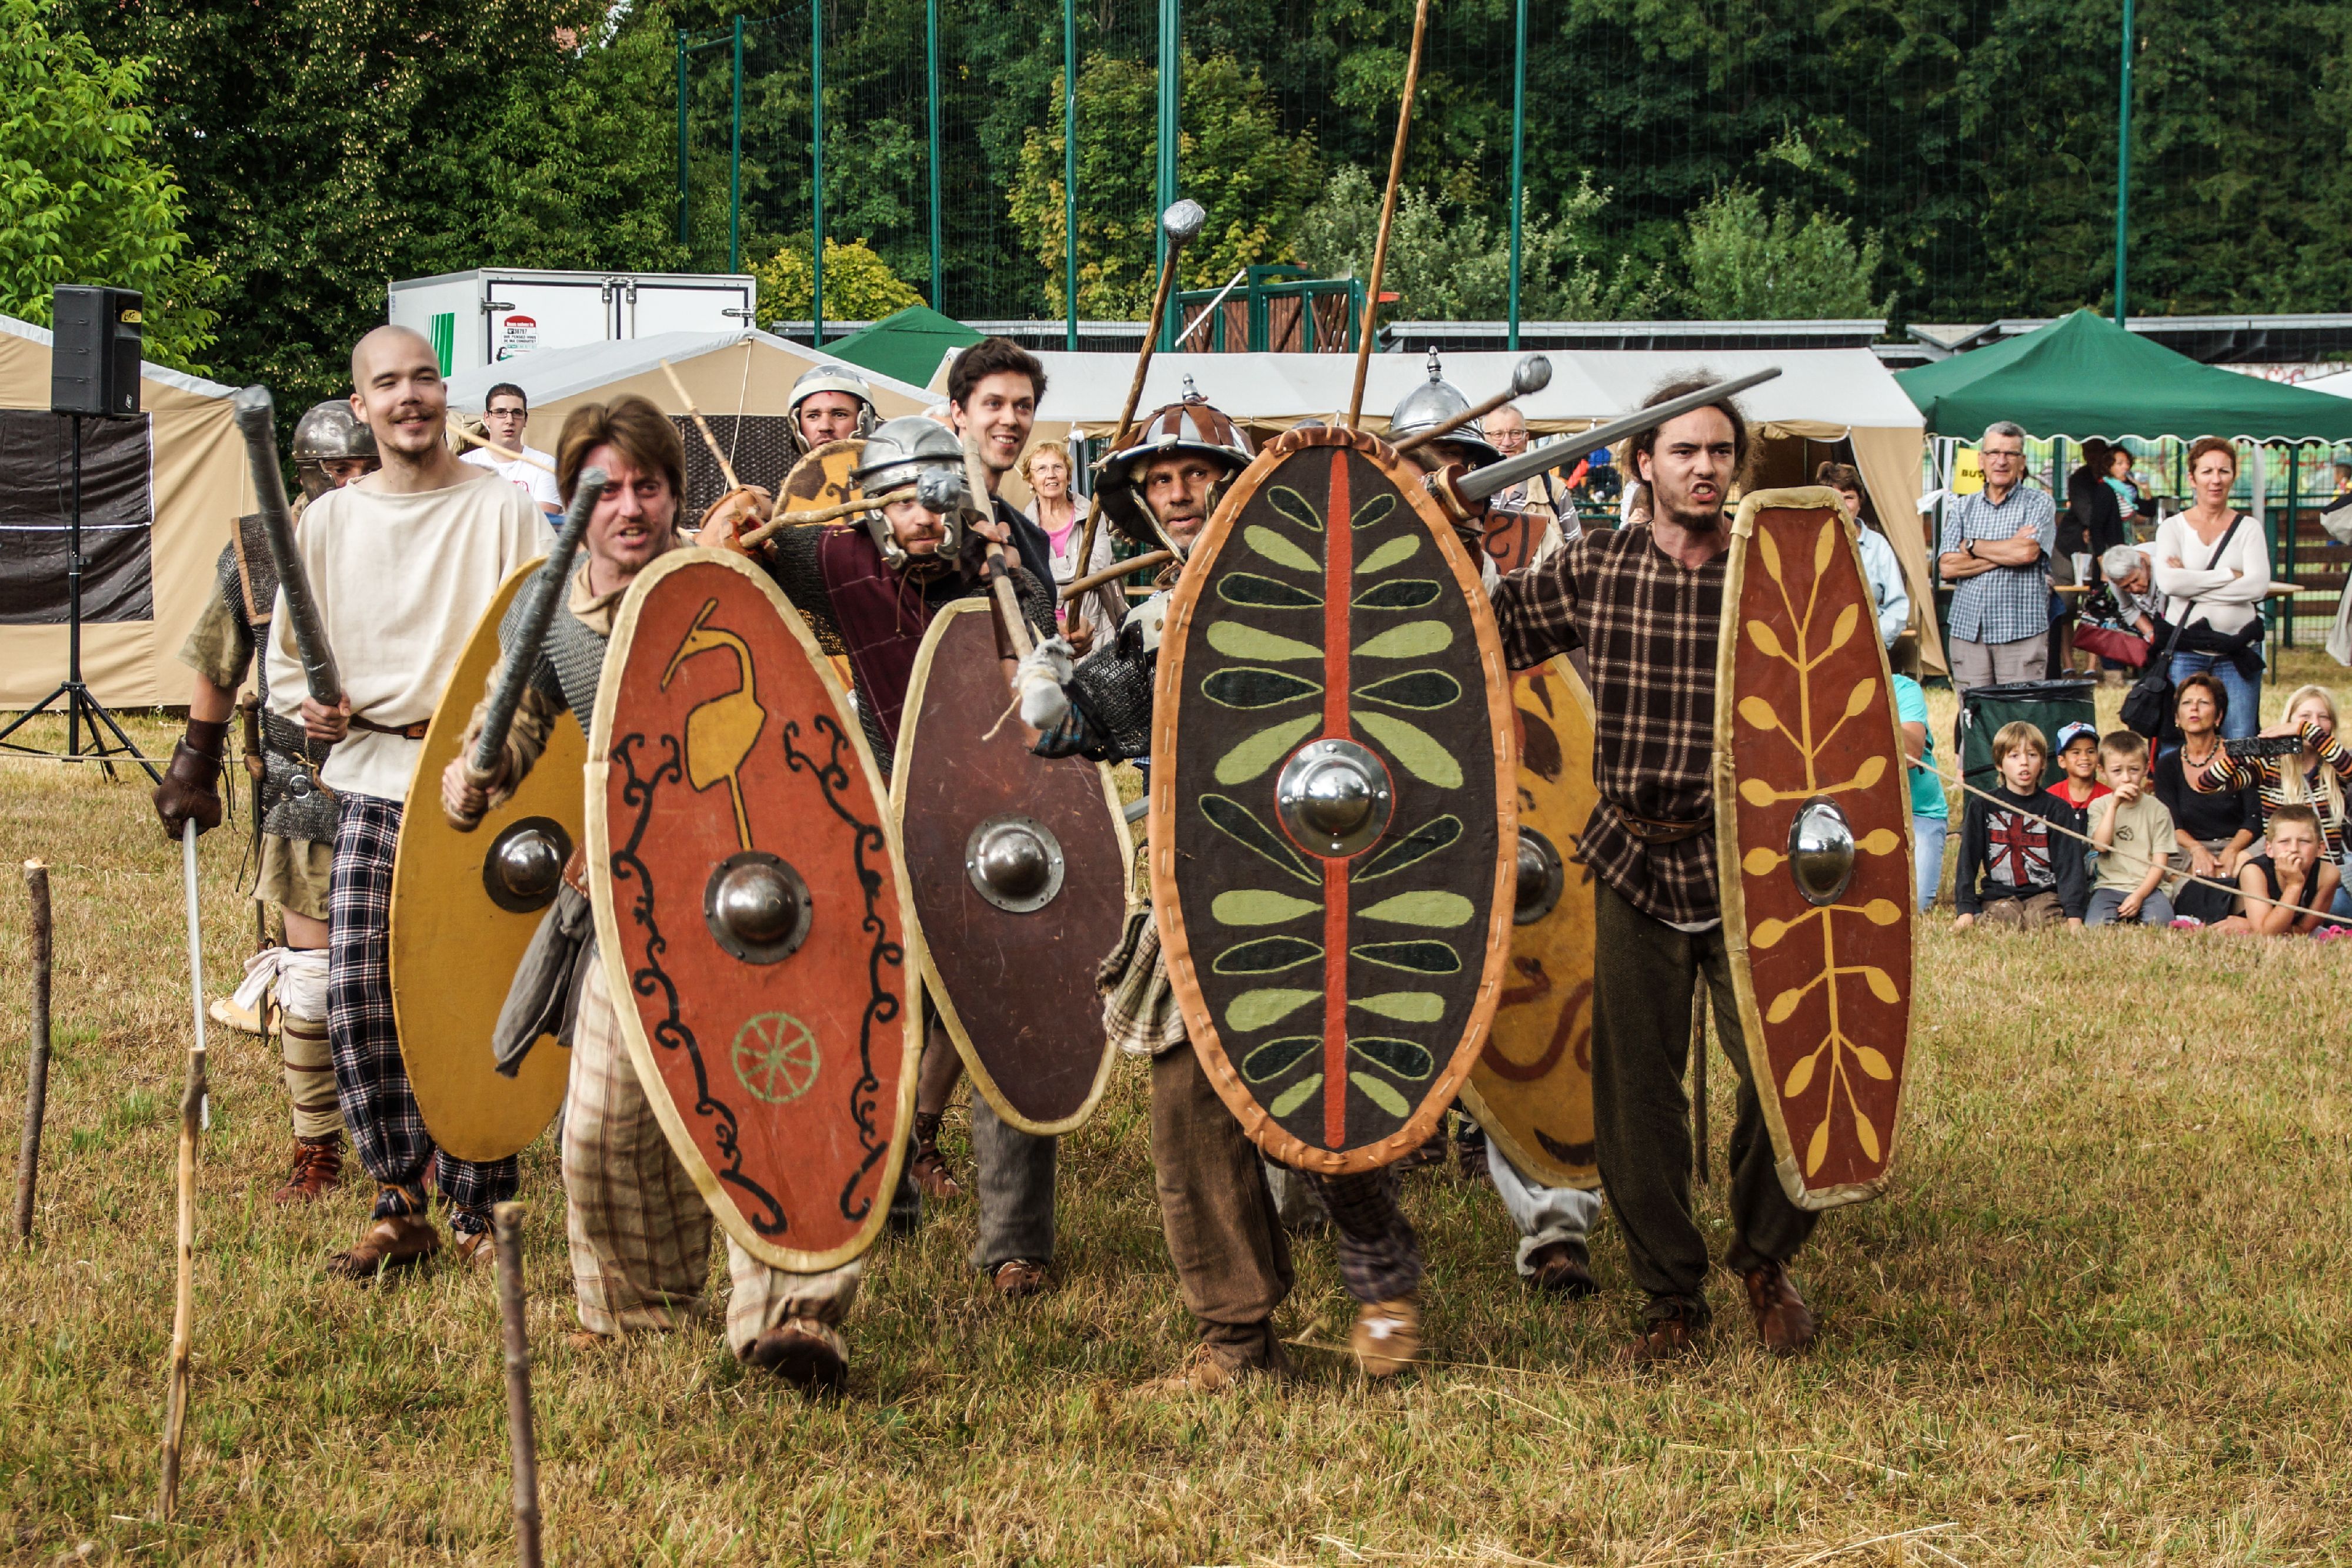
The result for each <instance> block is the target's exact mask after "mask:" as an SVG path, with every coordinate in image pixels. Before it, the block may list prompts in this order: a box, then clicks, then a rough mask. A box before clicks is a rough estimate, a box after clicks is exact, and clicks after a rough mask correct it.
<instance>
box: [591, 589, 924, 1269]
mask: <svg viewBox="0 0 2352 1568" xmlns="http://www.w3.org/2000/svg"><path fill="white" fill-rule="evenodd" d="M587 779H588V789H587V795H588V845H589V862H588V864H589V889H590V898H591V902H592V903H593V906H594V909H595V916H596V942H597V948H598V952H599V957H600V960H601V962H602V963H604V978H605V982H606V984H607V987H608V988H609V990H610V993H611V995H612V997H613V1000H614V1005H615V1006H616V1008H617V1010H618V1012H619V1015H620V1020H619V1021H620V1026H621V1032H622V1034H623V1036H624V1037H625V1038H626V1039H627V1041H628V1046H629V1055H630V1059H631V1061H632V1062H633V1064H634V1065H635V1068H636V1072H637V1076H638V1079H640V1081H642V1082H643V1083H644V1085H645V1087H646V1094H647V1096H648V1098H650V1099H651V1100H652V1101H653V1104H654V1109H655V1112H656V1115H657V1116H658V1117H659V1118H660V1121H661V1124H662V1129H663V1131H665V1132H666V1133H667V1135H668V1137H669V1142H670V1147H671V1148H672V1149H673V1150H674V1151H676V1152H677V1156H678V1159H679V1161H680V1163H683V1164H684V1165H685V1167H686V1169H687V1172H688V1174H690V1175H691V1176H692V1177H693V1178H694V1183H695V1185H696V1186H697V1187H698V1188H699V1189H700V1191H701V1193H702V1195H703V1197H704V1199H705V1200H706V1201H707V1202H708V1203H709V1205H710V1208H711V1212H712V1214H713V1215H715V1216H716V1217H717V1218H718V1220H719V1224H720V1225H721V1226H724V1227H725V1228H726V1231H727V1233H728V1235H729V1236H730V1237H733V1238H734V1239H735V1240H736V1241H737V1242H739V1243H740V1244H741V1245H742V1246H743V1247H745V1248H746V1249H747V1250H749V1251H750V1252H751V1253H752V1254H753V1255H755V1256H756V1257H758V1258H761V1260H762V1261H764V1262H766V1263H768V1264H770V1265H771V1266H772V1267H775V1268H787V1269H793V1270H796V1271H801V1272H809V1271H814V1270H817V1269H822V1268H834V1267H836V1266H838V1265H839V1264H841V1263H843V1262H845V1261H846V1260H847V1259H849V1258H854V1257H856V1256H857V1254H858V1253H860V1252H862V1251H863V1250H864V1249H865V1248H866V1246H867V1245H868V1244H869V1243H871V1241H872V1240H873V1238H874V1237H875V1236H876V1235H877V1233H878V1231H879V1230H880V1227H881V1226H882V1223H883V1220H884V1217H885V1216H886V1215H887V1212H888V1209H889V1200H890V1192H891V1189H892V1187H893V1186H894V1185H895V1184H896V1183H897V1181H898V1167H899V1163H900V1161H901V1159H902V1157H903V1155H904V1151H905V1139H904V1136H903V1133H904V1129H905V1127H906V1125H907V1121H908V1117H909V1115H910V1114H911V1113H912V1109H913V1102H914V1091H915V1060H916V1050H917V1047H918V1040H917V1037H916V1034H915V1029H914V1019H915V1016H916V1014H917V1008H916V1005H915V1004H916V999H917V994H918V990H919V980H918V978H917V976H918V974H919V971H920V958H919V953H918V952H916V938H915V927H914V920H913V911H912V910H911V908H910V907H909V906H908V901H907V896H906V884H905V881H904V879H902V878H901V877H900V876H899V874H898V868H897V857H898V834H897V831H896V830H895V828H894V827H893V826H892V825H891V822H890V819H889V814H888V811H887V800H886V796H885V794H884V791H883V788H882V784H881V776H880V773H879V771H878V770H877V768H876V766H875V764H874V759H873V757H872V755H871V753H870V752H868V751H867V750H866V742H865V738H864V736H863V734H862V733H861V732H860V731H859V729H858V725H857V721H856V718H855V716H854V715H853V714H852V713H851V711H850V709H849V704H848V701H847V700H846V698H845V696H844V694H843V691H842V689H841V686H840V684H839V682H837V681H836V680H835V679H834V677H833V673H832V669H831V667H830V666H829V665H828V664H827V663H826V662H825V660H824V658H822V657H820V655H819V654H818V652H817V647H816V643H815V641H814V638H813V637H812V636H811V635H810V633H809V630H808V627H807V626H806V625H805V624H803V622H802V620H801V618H800V616H798V615H797V614H796V613H795V612H794V611H793V608H792V607H791V605H789V604H787V603H786V602H785V600H784V599H783V597H782V595H780V594H779V593H778V592H777V591H776V588H775V585H774V584H772V583H771V582H770V581H769V580H768V578H767V577H766V575H765V574H763V573H761V571H760V569H759V568H758V567H756V566H754V565H752V564H751V563H749V562H747V561H745V560H744V559H743V558H742V557H740V556H738V555H734V554H732V553H725V552H715V551H709V550H677V551H672V552H669V553H668V554H667V555H664V556H662V557H660V558H659V559H658V560H656V562H655V563H653V564H652V565H650V566H648V567H646V570H645V571H644V573H643V574H640V575H639V576H638V578H637V580H636V582H635V584H632V585H631V587H630V589H629V593H628V596H627V597H626V598H625V599H624V600H623V601H622V605H621V609H620V613H619V615H618V616H617V618H616V619H615V621H614V627H613V637H612V643H611V647H610V648H609V650H608V651H607V653H606V656H605V659H604V676H603V679H602V680H601V682H600V683H599V685H598V688H597V693H596V722H595V728H594V730H593V732H592V733H591V735H590V737H589V747H588V763H587Z"/></svg>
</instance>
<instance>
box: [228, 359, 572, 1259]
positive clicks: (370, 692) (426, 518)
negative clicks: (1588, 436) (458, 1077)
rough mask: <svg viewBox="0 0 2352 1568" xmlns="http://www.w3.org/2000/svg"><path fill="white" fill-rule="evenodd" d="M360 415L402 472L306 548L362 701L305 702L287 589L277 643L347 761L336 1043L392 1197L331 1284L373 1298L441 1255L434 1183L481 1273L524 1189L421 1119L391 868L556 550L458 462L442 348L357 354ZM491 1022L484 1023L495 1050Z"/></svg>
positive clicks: (371, 484)
mask: <svg viewBox="0 0 2352 1568" xmlns="http://www.w3.org/2000/svg"><path fill="white" fill-rule="evenodd" d="M352 387H353V389H354V390H353V391H352V410H353V411H354V412H355V413H356V414H357V415H358V416H359V417H360V419H361V420H362V422H363V423H364V424H365V425H366V426H367V427H368V428H369V429H370V430H371V431H373V433H374V435H375V443H376V450H377V452H378V453H379V454H381V456H382V458H383V468H379V469H378V470H377V471H376V472H374V473H373V474H370V475H368V476H367V477H366V478H364V479H360V480H358V481H357V482H355V483H353V484H351V485H347V486H345V487H344V488H343V489H339V490H332V491H330V492H329V493H328V494H326V495H324V496H322V497H320V499H319V500H317V501H316V502H314V503H313V504H312V505H311V507H310V510H309V512H308V513H307V514H306V515H305V517H304V519H303V527H302V531H301V533H300V534H299V536H298V537H297V539H296V548H297V549H298V550H299V552H300V553H301V556H302V562H303V564H304V566H305V567H306V568H308V575H309V577H310V591H311V594H312V595H313V596H314V597H315V598H316V599H317V601H318V606H319V616H320V621H321V622H322V623H323V624H324V626H325V627H326V634H327V645H328V647H331V648H332V649H333V650H334V655H335V662H336V664H337V666H338V668H340V669H341V673H342V679H343V700H341V702H340V703H338V704H337V705H336V706H334V707H332V708H330V707H327V706H325V705H323V704H321V703H319V702H316V701H314V700H311V699H310V697H308V696H307V695H306V692H307V691H308V687H307V686H306V684H305V683H304V680H303V675H302V660H301V656H300V654H299V651H298V650H297V649H296V647H295V646H294V637H293V617H292V616H289V615H288V614H287V613H286V611H285V608H284V604H285V595H284V591H283V590H282V589H281V590H280V592H279V595H278V605H279V607H278V612H277V614H276V615H275V616H273V617H272V618H271V621H270V627H269V701H270V706H271V708H272V709H273V710H276V711H278V712H280V713H283V714H285V715H286V716H288V717H289V718H299V720H300V721H301V723H302V727H303V729H304V730H305V731H307V732H308V733H309V734H310V737H311V738H312V739H313V740H317V741H324V742H331V743H332V744H333V746H334V750H333V751H332V752H330V753H328V757H327V761H326V763H325V765H324V766H322V767H321V768H320V770H319V777H320V782H321V783H322V784H325V785H326V786H327V788H328V789H329V790H330V791H331V792H332V793H333V795H334V796H335V799H336V802H337V821H336V830H335V856H334V864H333V870H332V872H331V877H330V879H329V883H328V893H327V921H328V939H327V1037H328V1041H329V1044H330V1047H331V1050H332V1053H333V1056H334V1062H335V1097H336V1099H337V1100H339V1101H340V1102H341V1106H342V1112H343V1121H344V1122H345V1124H346V1125H347V1126H348V1127H349V1128H350V1131H351V1134H352V1145H353V1147H354V1148H355V1149H356V1150H357V1152H358V1153H359V1158H360V1163H361V1165H362V1167H364V1168H365V1170H366V1171H367V1173H368V1174H369V1175H370V1176H372V1177H373V1178H374V1179H375V1184H376V1198H375V1206H374V1209H373V1213H372V1214H371V1215H370V1216H369V1224H368V1227H367V1229H366V1230H365V1231H364V1232H363V1233H362V1236H361V1237H360V1240H359V1244H358V1245H357V1246H356V1247H352V1249H351V1250H349V1251H348V1252H341V1253H338V1254H336V1255H335V1256H334V1257H333V1258H331V1259H330V1260H329V1262H328V1265H327V1269H328V1272H329V1273H331V1274H333V1275H336V1276H338V1277H340V1278H342V1279H353V1280H358V1281H360V1282H362V1283H365V1282H367V1281H371V1280H373V1279H378V1278H381V1277H382V1276H383V1275H384V1274H385V1273H387V1272H389V1271H392V1270H395V1269H400V1268H408V1267H410V1266H412V1265H415V1264H416V1263H420V1262H422V1261H423V1260H424V1259H425V1258H429V1257H431V1256H432V1255H433V1253H434V1252H435V1251H436V1250H437V1249H438V1248H439V1247H440V1245H441V1240H440V1237H439V1235H438V1234H437V1233H436V1231H435V1230H434V1228H433V1223H432V1220H431V1217H430V1216H429V1215H428V1214H427V1212H426V1207H425V1176H426V1173H427V1170H428V1168H430V1169H431V1171H432V1173H433V1175H434V1177H435V1184H436V1186H437V1187H438V1188H439V1190H440V1193H441V1195H442V1198H443V1200H444V1201H445V1202H446V1203H447V1204H448V1205H450V1207H451V1210H452V1214H451V1217H450V1228H451V1229H452V1230H453V1231H454V1232H455V1233H456V1236H457V1255H458V1256H459V1257H460V1258H463V1259H465V1260H466V1261H467V1263H469V1264H472V1265H476V1266H478V1267H482V1268H488V1267H489V1266H490V1258H491V1254H490V1246H489V1210H490V1205H492V1204H494V1203H497V1202H498V1201H499V1200H500V1199H503V1198H508V1197H511V1196H513V1195H514V1192H515V1187H516V1184H517V1171H518V1167H517V1163H516V1162H515V1161H514V1160H513V1159H511V1158H509V1159H505V1160H500V1161H497V1162H494V1163H488V1164H481V1163H475V1162H472V1161H467V1160H456V1159H452V1158H450V1157H449V1156H447V1155H446V1154H438V1153H436V1150H435V1149H434V1147H433V1141H432V1138H431V1136H430V1135H429V1134H428V1133H427V1132H426V1131H425V1121H424V1118H423V1117H422V1116H421V1115H419V1114H418V1112H417V1109H416V1097H415V1094H413V1093H412V1092H411V1091H410V1089H409V1087H408V1073H407V1070H406V1068H404V1067H403V1065H402V1063H401V1059H400V1039H399V1037H398V1036H397V1035H396V1034H395V1033H394V1029H393V1020H392V976H391V963H390V931H391V907H392V859H393V850H394V847H395V846H396V845H397V844H398V843H399V839H400V817H401V810H402V807H403V805H404V802H405V797H406V795H407V794H408V785H409V780H410V778H411V776H412V775H413V774H414V773H415V771H416V755H417V751H418V749H419V745H420V742H422V741H423V739H424V736H425V724H426V722H427V721H430V720H431V718H432V717H433V709H434V705H435V704H436V702H438V701H439V700H440V697H441V689H442V688H443V687H444V686H446V685H447V684H448V680H449V675H450V672H451V671H452V670H454V669H455V668H457V659H458V657H459V656H460V655H461V654H462V653H463V652H464V651H465V647H466V643H467V639H468V638H470V637H472V636H473V632H474V626H475V625H476V623H477V622H478V621H479V620H480V619H481V617H482V613H483V611H485V610H486V609H488V607H489V603H490V600H491V599H492V598H493V597H494V596H495V595H497V593H498V591H499V584H501V583H503V582H504V581H506V578H507V576H508V574H510V573H512V572H513V571H514V570H515V569H516V568H517V567H519V566H520V565H522V564H523V563H525V562H527V561H530V560H531V559H533V558H534V557H536V556H540V555H543V554H545V553H546V552H547V548H548V544H549V542H550V535H549V532H548V527H547V522H546V520H545V519H544V518H543V517H541V514H540V511H539V509H538V508H537V507H535V506H533V505H532V504H531V501H530V496H529V495H528V494H526V493H525V492H524V491H523V490H522V489H520V488H519V487H517V486H515V485H510V484H509V483H507V482H506V481H505V480H504V479H499V477H498V476H497V475H496V474H492V473H489V472H487V471H485V470H484V469H481V468H474V467H472V466H471V465H469V464H467V463H461V462H459V461H458V460H457V457H456V455H455V454H454V453H452V452H451V451H450V450H449V447H448V441H447V437H446V421H447V416H448V409H449V398H448V391H447V389H446V386H444V384H442V380H441V368H440V364H439V363H438V361H437V360H436V357H435V355H434V353H433V345H432V344H430V343H428V342H425V340H424V339H423V338H422V337H420V336H418V335H417V334H416V333H415V332H413V331H409V330H408V329H407V328H405V327H378V328H377V329H376V330H375V331H372V332H370V333H368V335H367V336H366V337H364V338H362V339H361V340H360V343H359V347H358V348H356V349H354V350H353V351H352ZM489 1025H490V1020H488V1019H487V1018H486V1019H484V1020H483V1049H485V1050H488V1048H489V1044H488V1041H489ZM436 1160H437V1165H436Z"/></svg>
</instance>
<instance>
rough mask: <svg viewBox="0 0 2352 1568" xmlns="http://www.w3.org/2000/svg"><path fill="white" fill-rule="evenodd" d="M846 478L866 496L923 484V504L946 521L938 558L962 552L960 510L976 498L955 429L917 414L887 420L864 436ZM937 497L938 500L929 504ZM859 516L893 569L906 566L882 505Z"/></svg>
mask: <svg viewBox="0 0 2352 1568" xmlns="http://www.w3.org/2000/svg"><path fill="white" fill-rule="evenodd" d="M850 478H851V479H854V480H856V484H857V489H858V492H859V493H860V494H862V495H866V496H884V495H887V494H889V493H890V492H891V491H892V490H895V489H904V488H906V487H907V486H908V485H919V486H921V487H922V488H923V489H925V490H926V491H927V492H928V493H927V494H926V495H925V496H924V497H923V498H922V499H923V504H924V505H926V506H929V507H930V508H931V510H933V511H935V512H938V513H939V514H940V517H942V518H943V519H945V520H946V522H947V537H946V538H944V539H942V540H940V559H941V560H943V561H953V560H955V559H956V557H957V555H958V554H959V553H961V551H962V548H963V518H964V513H965V511H966V510H971V509H972V508H973V506H974V501H973V498H972V495H971V486H970V485H969V484H967V483H966V482H965V480H964V471H963V443H962V442H961V441H959V440H957V439H956V435H955V432H954V431H952V430H950V429H949V428H948V427H947V426H944V425H942V424H940V422H939V421H938V420H936V419H929V418H926V417H925V416H922V415H920V414H908V415H902V416H899V417H898V418H896V419H886V420H884V421H883V422H882V423H881V424H879V425H877V426H875V427H874V429H873V431H872V432H871V433H870V434H869V435H867V437H866V450H865V451H864V453H863V454H861V455H860V457H859V458H858V463H857V467H856V468H855V469H853V470H851V473H850ZM935 496H936V498H937V499H938V500H939V501H940V505H937V506H933V505H932V504H931V503H932V500H933V498H934V497H935ZM863 515H864V517H865V520H866V532H867V533H868V534H870V535H871V536H872V537H873V540H874V547H875V548H876V549H877V550H879V551H880V552H882V559H883V561H884V563H887V565H889V566H890V567H891V568H893V569H894V570H895V569H896V568H898V567H899V566H903V565H905V564H906V562H907V552H905V551H904V550H901V549H900V548H898V541H897V540H895V539H893V538H891V537H890V520H889V519H888V518H887V517H885V516H883V515H882V509H881V508H880V507H878V506H877V507H872V508H869V509H868V510H866V512H865V513H864V514H863Z"/></svg>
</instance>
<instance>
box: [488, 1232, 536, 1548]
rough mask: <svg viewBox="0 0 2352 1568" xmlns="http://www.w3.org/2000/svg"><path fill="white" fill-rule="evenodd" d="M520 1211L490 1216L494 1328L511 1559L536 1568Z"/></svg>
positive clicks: (532, 1442) (533, 1457)
mask: <svg viewBox="0 0 2352 1568" xmlns="http://www.w3.org/2000/svg"><path fill="white" fill-rule="evenodd" d="M525 1212H526V1211H525V1210H524V1208H523V1206H522V1205H520V1204H517V1203H503V1204H499V1205H498V1206H496V1207H495V1208H493V1209H491V1210H490V1234H491V1238H492V1241H493V1243H494V1244H495V1245H496V1246H497V1247H498V1249H499V1250H498V1257H499V1331H500V1338H501V1340H502V1341H503V1342H504V1346H505V1352H506V1354H505V1360H506V1373H507V1442H508V1447H509V1448H510V1450H511V1451H512V1455H513V1459H514V1515H515V1554H516V1556H517V1558H518V1559H520V1562H521V1563H522V1565H523V1568H540V1553H539V1436H538V1434H537V1432H536V1431H535V1430H534V1429H533V1427H532V1424H531V1414H530V1333H529V1330H528V1328H527V1326H526V1325H525V1323H524V1321H523V1314H522V1221H523V1215H524V1213H525Z"/></svg>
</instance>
